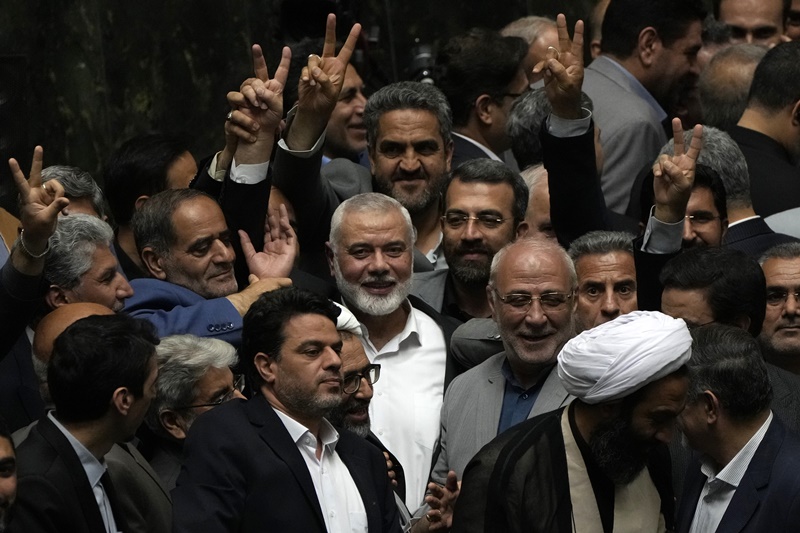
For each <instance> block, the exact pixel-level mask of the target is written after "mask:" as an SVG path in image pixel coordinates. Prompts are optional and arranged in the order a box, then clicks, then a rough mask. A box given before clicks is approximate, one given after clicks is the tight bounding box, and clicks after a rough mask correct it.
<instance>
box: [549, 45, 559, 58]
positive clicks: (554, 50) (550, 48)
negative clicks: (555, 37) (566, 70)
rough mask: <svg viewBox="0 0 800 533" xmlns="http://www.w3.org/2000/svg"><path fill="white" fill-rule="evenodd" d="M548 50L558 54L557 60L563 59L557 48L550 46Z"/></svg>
mask: <svg viewBox="0 0 800 533" xmlns="http://www.w3.org/2000/svg"><path fill="white" fill-rule="evenodd" d="M547 49H548V50H552V51H553V52H555V53H556V59H558V58H559V57H561V52H559V51H558V49H557V48H556V47H555V46H548V47H547Z"/></svg>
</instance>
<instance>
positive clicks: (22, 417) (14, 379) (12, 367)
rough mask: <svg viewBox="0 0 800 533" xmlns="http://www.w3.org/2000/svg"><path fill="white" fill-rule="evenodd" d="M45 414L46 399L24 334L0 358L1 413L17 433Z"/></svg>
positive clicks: (11, 428)
mask: <svg viewBox="0 0 800 533" xmlns="http://www.w3.org/2000/svg"><path fill="white" fill-rule="evenodd" d="M44 414H45V411H44V401H43V400H42V396H41V394H40V393H39V381H38V380H37V379H36V373H35V372H34V370H33V362H32V360H31V344H30V342H28V336H27V335H26V334H25V333H23V334H22V335H20V337H19V339H18V340H17V343H16V344H15V345H14V348H12V349H11V351H10V352H9V353H8V355H7V356H6V358H5V359H3V360H2V361H0V415H2V416H3V418H5V419H6V423H7V424H8V427H9V429H10V430H11V431H12V432H14V431H16V430H18V429H20V428H23V427H25V426H27V425H28V424H30V423H31V422H33V421H34V420H38V419H39V418H41V417H42V416H43V415H44Z"/></svg>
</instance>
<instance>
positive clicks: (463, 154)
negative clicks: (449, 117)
mask: <svg viewBox="0 0 800 533" xmlns="http://www.w3.org/2000/svg"><path fill="white" fill-rule="evenodd" d="M470 159H489V156H488V155H487V154H486V152H484V151H483V150H481V149H480V148H478V147H477V146H475V145H474V144H472V143H471V142H469V141H467V140H464V139H462V138H461V137H459V136H458V135H453V159H452V161H451V162H450V168H452V169H453V170H455V169H456V167H457V166H458V165H460V164H461V163H463V162H464V161H469V160H470Z"/></svg>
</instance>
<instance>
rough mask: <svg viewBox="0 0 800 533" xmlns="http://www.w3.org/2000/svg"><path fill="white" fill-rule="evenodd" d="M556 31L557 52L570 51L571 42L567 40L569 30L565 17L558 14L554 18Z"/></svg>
mask: <svg viewBox="0 0 800 533" xmlns="http://www.w3.org/2000/svg"><path fill="white" fill-rule="evenodd" d="M556 31H557V32H558V51H559V52H569V51H572V42H571V41H570V40H569V30H568V29H567V17H565V16H564V14H563V13H559V14H558V16H557V17H556Z"/></svg>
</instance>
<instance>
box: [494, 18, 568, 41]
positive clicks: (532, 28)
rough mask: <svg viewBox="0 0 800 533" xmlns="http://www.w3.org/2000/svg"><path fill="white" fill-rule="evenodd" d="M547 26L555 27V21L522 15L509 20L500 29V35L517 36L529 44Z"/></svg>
mask: <svg viewBox="0 0 800 533" xmlns="http://www.w3.org/2000/svg"><path fill="white" fill-rule="evenodd" d="M548 28H553V29H556V21H554V20H553V19H550V18H547V17H536V16H531V17H522V18H519V19H517V20H515V21H513V22H509V23H508V24H507V25H506V27H505V28H503V29H502V30H500V35H502V36H503V37H519V38H521V39H524V40H525V42H526V43H528V44H529V45H530V44H533V42H534V41H535V40H536V39H537V38H538V37H539V35H541V34H542V33H543V32H544V31H545V30H546V29H548Z"/></svg>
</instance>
